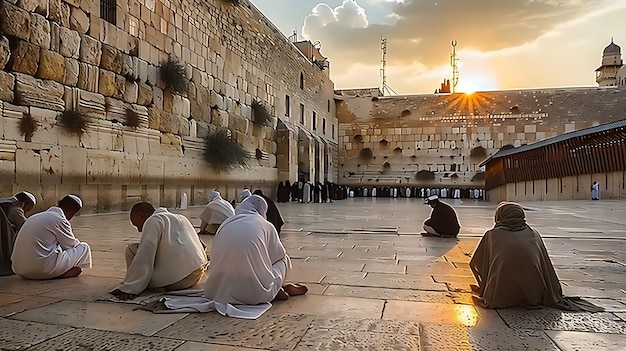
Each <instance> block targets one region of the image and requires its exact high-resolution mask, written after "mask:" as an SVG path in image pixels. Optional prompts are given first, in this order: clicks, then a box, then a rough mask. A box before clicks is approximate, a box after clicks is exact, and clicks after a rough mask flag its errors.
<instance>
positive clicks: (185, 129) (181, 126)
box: [175, 115, 190, 136]
mask: <svg viewBox="0 0 626 351" xmlns="http://www.w3.org/2000/svg"><path fill="white" fill-rule="evenodd" d="M175 116H176V121H177V122H178V135H182V136H189V134H190V132H189V130H190V126H189V120H188V119H186V118H184V117H182V116H178V115H175Z"/></svg>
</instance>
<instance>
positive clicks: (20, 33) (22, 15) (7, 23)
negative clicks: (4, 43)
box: [0, 1, 31, 41]
mask: <svg viewBox="0 0 626 351" xmlns="http://www.w3.org/2000/svg"><path fill="white" fill-rule="evenodd" d="M30 26H31V16H30V13H29V12H28V11H26V10H24V9H21V8H19V7H17V6H15V5H11V4H10V3H8V2H7V1H4V3H3V4H2V6H0V27H1V29H2V34H4V35H7V36H11V37H15V38H18V39H22V40H26V41H28V40H29V39H30Z"/></svg>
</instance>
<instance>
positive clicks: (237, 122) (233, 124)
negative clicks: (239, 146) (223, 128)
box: [228, 114, 250, 134]
mask: <svg viewBox="0 0 626 351" xmlns="http://www.w3.org/2000/svg"><path fill="white" fill-rule="evenodd" d="M249 122H250V121H249V120H247V119H245V118H243V117H241V116H238V115H234V114H231V115H230V116H229V118H228V128H230V129H231V130H238V131H240V132H242V133H244V134H245V133H247V132H248V123H249Z"/></svg>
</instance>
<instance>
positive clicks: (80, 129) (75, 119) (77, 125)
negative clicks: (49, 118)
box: [59, 110, 87, 136]
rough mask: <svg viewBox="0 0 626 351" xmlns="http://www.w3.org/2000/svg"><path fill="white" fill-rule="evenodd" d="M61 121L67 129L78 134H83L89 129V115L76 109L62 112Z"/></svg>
mask: <svg viewBox="0 0 626 351" xmlns="http://www.w3.org/2000/svg"><path fill="white" fill-rule="evenodd" d="M59 122H60V124H61V126H62V127H63V128H64V129H65V130H66V131H68V132H70V133H71V134H74V135H77V136H81V135H83V133H84V132H85V130H86V129H87V116H85V115H84V114H82V113H80V112H78V111H76V110H67V111H63V112H61V113H60V114H59Z"/></svg>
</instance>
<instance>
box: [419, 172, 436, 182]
mask: <svg viewBox="0 0 626 351" xmlns="http://www.w3.org/2000/svg"><path fill="white" fill-rule="evenodd" d="M433 179H435V172H431V171H427V170H424V169H423V170H421V171H419V172H417V173H415V180H421V181H429V180H433Z"/></svg>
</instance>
